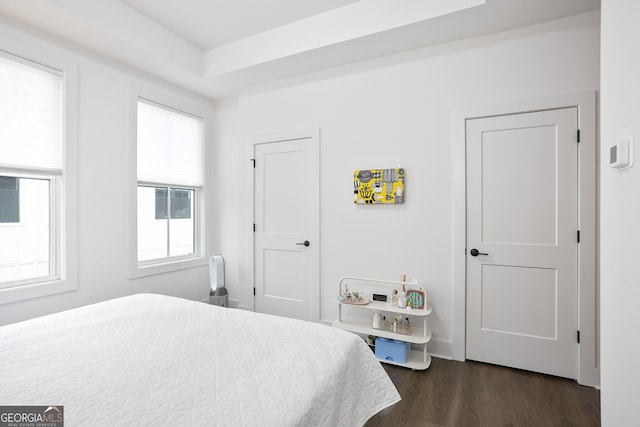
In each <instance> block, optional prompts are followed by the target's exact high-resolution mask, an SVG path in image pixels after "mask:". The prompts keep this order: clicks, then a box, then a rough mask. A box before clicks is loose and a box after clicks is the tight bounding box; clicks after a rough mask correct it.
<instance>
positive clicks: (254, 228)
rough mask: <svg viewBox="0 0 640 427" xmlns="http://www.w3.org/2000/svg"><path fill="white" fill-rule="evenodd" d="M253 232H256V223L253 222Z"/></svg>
mask: <svg viewBox="0 0 640 427" xmlns="http://www.w3.org/2000/svg"><path fill="white" fill-rule="evenodd" d="M253 232H254V233H255V232H256V223H255V222H254V223H253Z"/></svg>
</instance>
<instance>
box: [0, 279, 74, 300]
mask: <svg viewBox="0 0 640 427" xmlns="http://www.w3.org/2000/svg"><path fill="white" fill-rule="evenodd" d="M77 289H78V285H77V283H75V282H72V281H70V280H56V281H52V282H41V283H33V284H30V285H22V286H16V287H14V288H5V289H0V304H9V303H12V302H18V301H24V300H28V299H33V298H39V297H44V296H48V295H54V294H59V293H63V292H70V291H75V290H77Z"/></svg>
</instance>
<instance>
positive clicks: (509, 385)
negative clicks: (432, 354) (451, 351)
mask: <svg viewBox="0 0 640 427" xmlns="http://www.w3.org/2000/svg"><path fill="white" fill-rule="evenodd" d="M384 367H385V369H386V371H387V372H388V373H389V377H391V379H392V380H393V383H394V384H395V385H396V388H397V389H398V391H399V392H400V395H401V396H402V400H401V401H400V402H398V403H397V404H395V405H394V406H392V407H391V408H388V409H385V410H384V411H382V412H380V413H379V414H377V415H375V416H374V417H373V418H371V419H370V420H369V421H368V422H367V424H365V427H388V426H403V427H412V426H421V427H427V426H428V427H431V426H447V427H448V426H456V427H458V426H460V427H476V426H477V427H480V426H490V427H494V426H495V427H498V426H514V427H519V426H544V427H551V426H558V427H570V426H579V427H590V426H599V425H600V391H598V390H596V389H594V388H591V387H584V386H581V385H578V383H576V382H575V381H572V380H568V379H564V378H557V377H552V376H548V375H542V374H535V373H532V372H527V371H520V370H517V369H511V368H505V367H501V366H494V365H488V364H483V363H478V362H471V361H467V362H455V361H449V360H444V359H436V358H434V359H433V361H432V363H431V367H429V369H427V370H426V371H415V372H414V371H411V370H410V369H406V368H401V367H397V366H391V365H387V364H384Z"/></svg>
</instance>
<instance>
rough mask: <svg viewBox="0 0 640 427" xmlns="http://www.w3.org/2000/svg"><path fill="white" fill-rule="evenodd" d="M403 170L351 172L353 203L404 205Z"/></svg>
mask: <svg viewBox="0 0 640 427" xmlns="http://www.w3.org/2000/svg"><path fill="white" fill-rule="evenodd" d="M404 196H405V194H404V169H402V168H395V169H363V170H356V171H354V172H353V201H354V203H359V204H378V203H392V204H393V203H404Z"/></svg>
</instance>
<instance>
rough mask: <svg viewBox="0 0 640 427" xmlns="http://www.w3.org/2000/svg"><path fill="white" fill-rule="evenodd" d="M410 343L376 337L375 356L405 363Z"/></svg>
mask: <svg viewBox="0 0 640 427" xmlns="http://www.w3.org/2000/svg"><path fill="white" fill-rule="evenodd" d="M410 351H411V343H408V342H404V341H398V340H392V339H388V338H382V337H378V338H376V352H375V353H376V357H377V358H378V359H383V360H391V361H392V362H397V363H406V362H407V357H408V356H409V352H410Z"/></svg>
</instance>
